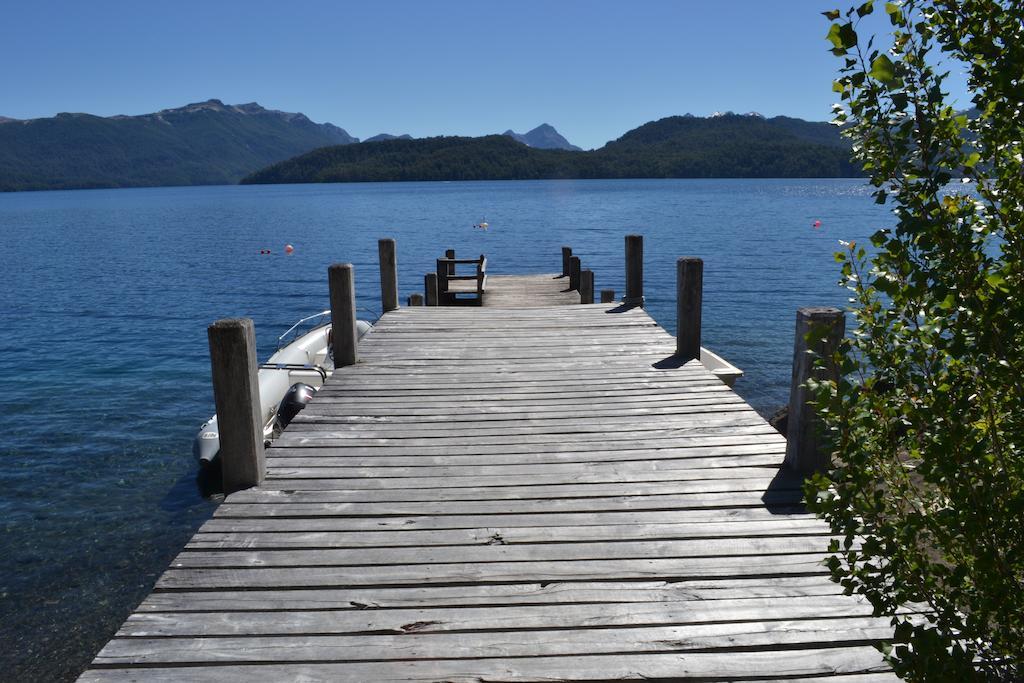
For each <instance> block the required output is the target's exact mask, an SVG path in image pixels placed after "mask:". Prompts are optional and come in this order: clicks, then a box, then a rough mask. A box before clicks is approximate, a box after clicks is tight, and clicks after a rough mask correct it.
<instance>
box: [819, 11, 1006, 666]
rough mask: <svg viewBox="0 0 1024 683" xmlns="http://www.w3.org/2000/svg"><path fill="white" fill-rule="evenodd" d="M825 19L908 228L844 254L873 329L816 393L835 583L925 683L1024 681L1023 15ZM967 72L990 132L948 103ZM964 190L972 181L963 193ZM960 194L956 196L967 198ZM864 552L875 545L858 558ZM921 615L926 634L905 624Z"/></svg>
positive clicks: (845, 82)
mask: <svg viewBox="0 0 1024 683" xmlns="http://www.w3.org/2000/svg"><path fill="white" fill-rule="evenodd" d="M874 9H875V8H874V5H873V3H872V2H867V3H865V4H863V5H861V6H859V7H856V8H852V9H850V10H849V11H847V12H845V13H840V12H839V11H834V12H828V13H826V16H827V17H828V18H829V19H830V20H832V22H833V23H832V24H831V29H830V31H829V33H828V39H829V40H830V41H831V43H832V46H833V50H832V51H833V53H834V54H836V55H837V56H839V57H840V58H841V59H842V60H843V66H842V68H841V70H840V77H839V78H838V80H837V81H836V82H835V84H834V89H835V90H836V92H837V93H839V95H840V97H841V100H842V101H841V103H840V104H839V105H837V108H836V114H837V116H836V122H837V123H840V124H842V125H844V126H845V134H846V135H847V136H848V137H849V138H850V139H851V140H852V141H853V144H854V154H855V156H856V157H857V159H858V160H859V161H860V162H861V163H862V164H863V167H864V169H865V171H866V172H867V173H868V174H869V175H870V179H871V183H872V184H873V185H874V186H875V187H876V188H877V190H876V192H875V197H876V201H878V202H879V203H889V204H890V205H892V207H893V212H894V216H895V225H894V227H892V228H891V229H885V230H881V231H879V232H877V233H876V234H875V235H874V236H873V237H872V245H873V248H870V249H867V250H865V249H864V247H863V246H858V245H854V244H849V245H845V248H844V249H843V251H842V252H841V253H839V254H837V255H836V256H837V260H839V261H840V263H841V267H842V274H843V283H844V284H845V285H846V286H847V287H849V289H850V291H851V293H852V297H851V302H852V313H853V315H854V316H855V317H856V321H857V328H856V331H855V333H854V335H853V337H852V339H849V340H847V341H846V342H845V346H844V348H843V349H842V350H841V351H840V353H838V354H837V356H836V357H835V358H834V359H831V360H832V361H834V362H838V363H840V364H841V367H842V368H843V370H844V371H845V372H844V377H843V378H842V379H840V380H839V381H838V382H829V383H822V384H819V385H817V386H816V387H815V388H816V389H817V398H816V405H817V408H818V409H819V411H820V413H821V415H822V416H823V419H824V422H825V424H826V429H827V433H828V436H829V437H830V442H831V443H832V444H833V449H834V452H833V462H834V469H833V471H831V472H829V473H828V474H827V475H825V476H818V477H816V478H815V479H814V480H812V481H811V482H809V484H808V487H807V494H808V502H809V504H810V506H811V507H812V509H814V510H816V511H817V512H819V513H821V514H823V515H824V516H825V518H826V519H828V521H829V522H830V523H831V525H832V528H833V530H834V531H835V532H836V533H837V534H838V535H839V536H841V537H843V538H844V539H845V542H844V543H835V544H833V548H832V550H833V552H834V553H835V554H834V555H833V556H832V557H831V558H830V560H829V564H830V569H831V571H832V574H833V578H835V579H836V580H837V581H839V582H841V583H842V584H843V585H844V586H845V587H846V588H847V590H848V591H856V592H859V593H862V594H864V595H866V596H867V597H868V598H869V599H870V601H871V603H872V604H873V605H874V607H875V609H876V611H877V612H878V613H880V614H885V615H891V616H893V622H894V624H895V626H896V630H895V641H894V643H893V644H892V645H891V646H890V647H888V648H887V651H888V653H889V655H890V659H891V661H892V662H893V664H894V668H895V669H896V671H897V672H898V673H899V674H900V675H902V676H904V677H906V678H910V679H914V680H928V681H935V680H958V681H959V680H974V679H985V678H989V679H996V680H999V679H1006V680H1011V679H1012V680H1019V679H1020V678H1021V677H1022V676H1024V456H1022V452H1021V449H1022V447H1024V387H1022V378H1024V302H1022V298H1021V297H1022V295H1024V273H1022V263H1024V260H1022V256H1024V253H1022V250H1024V165H1022V154H1024V148H1022V140H1024V135H1022V133H1024V130H1022V123H1021V112H1022V107H1024V29H1022V15H1021V7H1020V5H1019V3H1018V2H1015V1H1012V0H906V1H905V2H902V3H892V2H890V3H886V4H885V7H884V11H885V12H886V13H887V14H888V18H889V21H890V22H891V25H892V33H891V44H890V43H888V41H887V44H886V46H885V47H886V49H884V50H883V49H879V48H876V47H875V45H874V44H873V40H869V41H863V40H859V37H858V35H857V28H858V25H859V21H860V19H861V18H862V17H864V16H866V15H868V14H870V13H871V12H872V11H874ZM951 68H957V69H960V68H966V71H967V73H968V74H969V87H970V90H971V94H972V98H973V103H974V106H975V108H976V110H977V115H976V116H972V117H970V118H968V117H967V116H965V115H962V114H958V113H957V112H956V111H955V110H954V109H953V108H952V107H951V106H950V105H949V104H948V103H947V101H946V100H947V95H946V93H945V91H944V82H945V79H946V77H947V75H948V69H951ZM961 179H969V181H970V183H966V184H965V183H964V182H963V180H961ZM951 183H953V184H952V185H951ZM857 539H862V543H861V544H859V545H858V543H857V542H856V541H857ZM907 605H917V606H918V607H919V608H920V609H921V610H922V611H923V614H921V615H914V616H910V615H907V614H906V613H902V612H900V609H901V606H903V608H904V609H905V608H906V606H907Z"/></svg>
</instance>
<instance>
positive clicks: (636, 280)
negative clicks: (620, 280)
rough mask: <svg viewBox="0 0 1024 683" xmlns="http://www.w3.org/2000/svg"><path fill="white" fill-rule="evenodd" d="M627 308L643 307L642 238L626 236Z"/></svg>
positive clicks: (641, 236)
mask: <svg viewBox="0 0 1024 683" xmlns="http://www.w3.org/2000/svg"><path fill="white" fill-rule="evenodd" d="M622 302H623V303H624V304H626V305H627V306H643V305H644V237H643V235H626V296H625V297H623V299H622Z"/></svg>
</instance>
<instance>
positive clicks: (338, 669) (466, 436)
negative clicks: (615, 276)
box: [82, 276, 894, 682]
mask: <svg viewBox="0 0 1024 683" xmlns="http://www.w3.org/2000/svg"><path fill="white" fill-rule="evenodd" d="M492 286H493V288H494V290H493V291H494V292H500V291H502V289H503V288H504V291H505V294H503V295H496V296H493V297H490V298H489V300H488V301H487V302H486V303H487V305H485V306H484V307H482V308H467V307H452V308H449V307H411V308H402V309H398V310H394V311H391V312H389V313H387V314H385V315H384V316H383V318H382V319H381V320H380V321H379V322H378V323H377V325H376V326H375V328H374V330H373V331H372V332H371V333H369V334H368V335H367V336H366V337H365V338H364V339H363V340H362V342H360V344H359V362H358V363H357V364H356V365H353V366H350V367H345V368H340V369H339V370H337V371H336V372H335V374H334V376H333V377H332V378H331V379H330V380H329V381H328V383H327V385H326V386H325V387H324V389H323V390H322V391H321V392H320V393H319V394H318V395H317V397H316V399H315V401H314V403H313V404H311V405H310V406H309V407H308V408H306V410H305V411H303V412H302V413H300V415H299V416H298V417H297V418H296V420H295V421H294V422H293V423H292V424H291V426H290V427H289V428H288V429H287V430H286V431H285V433H284V434H283V435H282V437H281V438H280V439H279V440H277V441H276V442H275V443H274V445H273V447H272V448H270V449H269V450H268V452H267V477H266V480H265V482H264V483H263V484H262V485H261V486H259V487H256V488H252V489H249V490H246V491H241V492H238V493H234V494H232V495H231V496H229V497H228V499H227V500H226V502H225V503H223V504H222V505H221V506H220V507H219V508H218V509H217V511H216V513H215V514H214V516H213V518H212V519H211V520H210V521H208V522H207V523H206V524H204V525H203V527H202V528H201V529H200V530H199V532H198V533H197V534H196V535H195V537H194V538H193V539H192V541H191V542H190V543H189V544H188V546H187V547H186V548H185V550H184V551H183V552H182V553H181V554H180V555H179V556H178V557H177V558H176V559H175V561H174V562H173V564H172V565H171V567H170V568H169V569H168V570H167V572H166V573H165V574H164V575H163V576H162V577H161V578H160V580H159V582H158V583H157V585H156V588H155V589H154V591H153V593H152V594H151V595H150V596H149V597H148V598H147V599H146V600H145V601H144V602H143V603H142V604H141V605H140V606H139V608H138V609H137V610H136V611H135V613H133V614H132V615H131V616H130V617H129V618H128V620H127V621H126V622H125V623H124V625H123V627H122V628H121V630H120V631H119V632H118V633H117V635H116V637H114V638H113V639H112V640H111V641H110V643H109V644H108V645H107V646H106V647H105V648H104V649H103V651H102V652H100V653H99V655H98V656H97V657H96V659H95V661H94V663H93V666H92V668H91V669H90V670H88V671H87V672H86V673H85V674H84V675H83V677H82V680H84V681H129V680H131V681H135V680H147V681H149V680H160V681H163V680H168V681H170V680H174V681H178V680H188V681H218V682H223V681H290V680H303V681H310V680H317V681H320V680H324V681H326V680H331V681H359V682H365V681H410V680H413V681H465V682H469V681H473V682H480V681H611V680H634V679H642V680H659V681H669V680H671V681H676V680H686V679H700V680H716V681H719V680H744V681H762V680H791V679H805V680H819V679H820V678H824V677H831V676H838V677H840V678H838V679H837V680H841V681H876V680H877V681H883V680H893V679H894V677H893V676H892V675H891V674H890V673H888V669H887V667H886V665H885V664H884V662H883V660H882V658H881V655H880V654H879V653H878V652H877V651H876V650H875V649H874V648H873V647H872V644H873V643H875V642H877V641H879V640H882V639H886V638H889V637H891V628H890V627H889V625H888V622H887V621H886V620H883V619H876V618H872V617H871V607H870V606H869V605H867V604H865V603H864V602H862V601H860V600H858V599H857V598H854V597H848V596H844V595H842V594H841V589H840V587H839V586H837V585H836V584H834V583H832V582H831V581H830V580H829V579H828V576H827V571H826V569H825V568H824V567H823V566H822V564H821V560H822V558H823V557H824V556H825V550H826V547H827V543H828V536H827V528H826V527H825V525H824V524H823V523H822V522H820V521H818V520H816V519H814V518H813V517H812V516H809V515H807V514H804V513H802V512H801V511H800V506H799V500H800V492H799V484H800V482H799V480H798V479H797V478H794V477H793V476H791V475H787V474H786V473H785V471H784V470H780V469H779V465H780V463H781V462H782V460H783V456H784V453H785V450H786V441H785V440H784V439H783V438H782V437H781V436H779V435H778V434H777V433H776V432H775V431H774V430H773V429H772V428H771V427H770V426H769V425H768V424H767V423H766V422H765V421H764V420H763V419H762V418H761V417H760V416H759V415H758V414H757V413H756V412H755V411H754V410H753V409H751V408H750V406H749V405H747V404H746V403H745V402H744V401H743V400H742V399H741V398H740V397H739V396H737V395H736V394H735V393H733V391H732V390H730V389H728V388H727V387H726V386H725V385H724V384H722V383H721V382H720V381H719V380H718V379H716V378H715V377H714V376H713V375H712V374H710V373H709V372H708V371H707V370H705V369H704V367H703V366H701V365H700V363H699V362H696V361H691V362H689V363H685V364H681V363H679V362H678V361H677V360H676V359H675V358H674V356H673V354H674V352H675V348H676V347H675V338H674V337H672V336H670V335H669V334H667V333H666V332H665V331H664V330H662V329H661V328H660V327H659V326H658V325H657V324H656V323H655V322H654V321H653V320H652V319H651V318H650V317H649V316H648V315H647V314H646V313H645V312H644V311H643V309H641V308H637V307H634V308H626V307H622V306H618V305H616V304H595V305H576V306H536V305H534V306H533V307H523V305H524V300H523V294H524V293H525V292H531V294H530V297H531V299H532V301H533V302H534V303H538V302H542V303H545V304H546V303H564V302H565V301H566V300H567V299H569V297H567V296H565V292H563V291H562V290H563V289H564V281H563V280H559V279H556V278H555V277H554V276H533V277H532V279H529V278H526V279H518V278H499V277H494V278H493V280H492V281H491V282H490V283H489V292H490V288H491V287H492ZM570 294H572V293H571V292H570ZM576 301H578V295H577V298H576ZM512 306H517V307H516V308H512Z"/></svg>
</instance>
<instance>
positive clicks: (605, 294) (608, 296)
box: [601, 289, 615, 304]
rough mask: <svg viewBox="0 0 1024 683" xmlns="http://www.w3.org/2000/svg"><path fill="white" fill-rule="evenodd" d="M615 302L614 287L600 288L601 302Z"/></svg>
mask: <svg viewBox="0 0 1024 683" xmlns="http://www.w3.org/2000/svg"><path fill="white" fill-rule="evenodd" d="M614 302H615V290H614V289H602V290H601V303H603V304H610V303H614Z"/></svg>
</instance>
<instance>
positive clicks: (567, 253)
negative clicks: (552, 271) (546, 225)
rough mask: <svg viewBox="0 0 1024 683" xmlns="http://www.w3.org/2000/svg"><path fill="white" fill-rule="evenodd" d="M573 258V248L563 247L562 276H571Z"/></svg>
mask: <svg viewBox="0 0 1024 683" xmlns="http://www.w3.org/2000/svg"><path fill="white" fill-rule="evenodd" d="M571 258H572V247H562V276H563V277H566V276H568V275H569V272H570V271H569V268H570V264H569V259H571Z"/></svg>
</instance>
